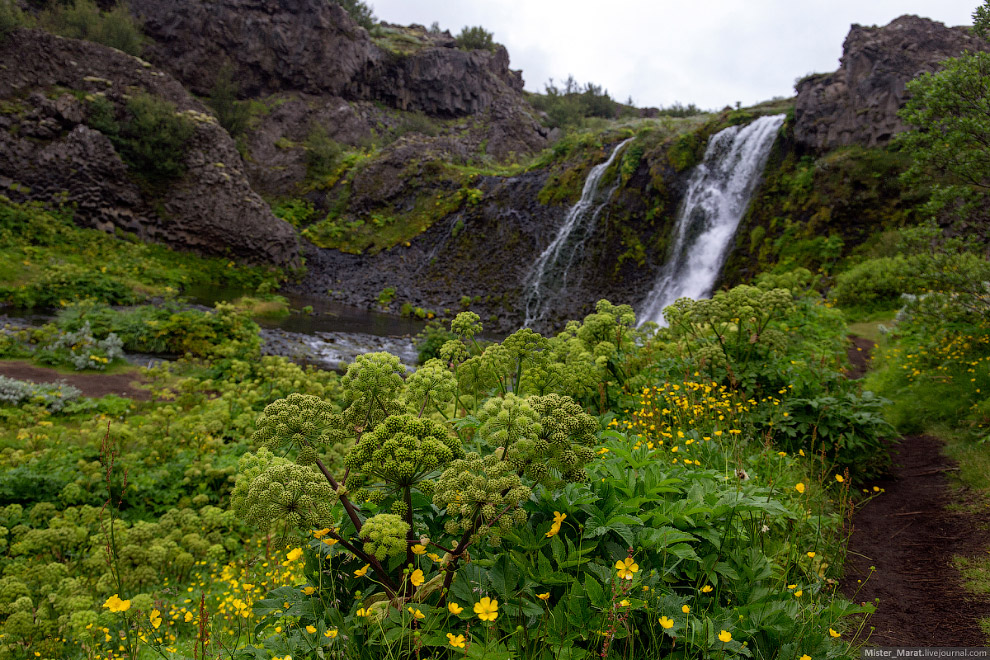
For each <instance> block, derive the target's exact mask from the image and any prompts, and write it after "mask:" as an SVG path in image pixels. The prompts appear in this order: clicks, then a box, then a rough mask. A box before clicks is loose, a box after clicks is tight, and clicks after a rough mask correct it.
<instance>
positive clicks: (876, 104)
mask: <svg viewBox="0 0 990 660" xmlns="http://www.w3.org/2000/svg"><path fill="white" fill-rule="evenodd" d="M987 48H988V46H987V44H986V42H984V41H982V40H980V39H978V38H977V37H975V36H973V35H972V34H970V32H969V29H968V28H966V27H946V26H945V25H944V24H942V23H939V22H937V21H932V20H929V19H927V18H919V17H918V16H901V17H900V18H898V19H896V20H894V21H892V22H891V23H890V24H889V25H885V26H883V27H864V26H862V25H853V26H852V28H851V29H850V30H849V34H848V36H847V37H846V40H845V42H844V44H843V47H842V57H841V58H840V60H839V69H838V70H837V71H835V72H834V73H823V74H816V75H813V76H808V77H807V78H804V79H802V80H800V81H798V83H797V85H796V88H797V102H796V107H795V120H796V124H795V127H794V137H795V139H796V141H797V142H798V144H799V145H801V146H802V147H805V148H810V149H813V150H816V151H825V150H828V149H834V148H836V147H842V146H848V145H851V144H861V145H865V146H876V145H879V144H885V143H886V142H888V141H889V140H890V139H891V138H892V137H893V136H894V135H895V134H897V133H900V132H902V131H904V130H907V128H908V125H907V124H906V123H904V122H903V121H902V120H901V119H899V118H898V117H897V111H898V110H899V109H900V108H901V106H902V105H903V104H904V101H905V98H906V94H905V85H906V84H907V82H908V81H909V80H911V79H912V78H915V77H917V76H918V75H920V74H922V73H925V72H931V71H936V70H938V69H939V63H940V62H941V61H942V60H944V59H946V58H949V57H957V56H959V55H960V54H962V52H963V51H966V50H968V51H976V50H987Z"/></svg>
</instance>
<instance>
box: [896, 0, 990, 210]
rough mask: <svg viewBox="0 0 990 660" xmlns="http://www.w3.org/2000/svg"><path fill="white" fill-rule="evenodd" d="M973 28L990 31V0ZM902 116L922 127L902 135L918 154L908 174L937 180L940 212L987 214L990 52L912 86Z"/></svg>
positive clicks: (916, 179)
mask: <svg viewBox="0 0 990 660" xmlns="http://www.w3.org/2000/svg"><path fill="white" fill-rule="evenodd" d="M973 22H974V27H973V32H974V33H975V34H976V35H977V36H980V37H982V38H984V39H985V38H987V36H988V34H990V0H986V2H984V4H983V5H982V6H981V7H979V8H978V9H977V10H976V11H975V12H974V13H973ZM907 91H908V93H909V95H910V98H909V100H908V101H907V103H906V104H905V106H904V108H903V109H902V110H901V112H900V117H901V118H902V119H904V120H905V121H907V122H908V123H910V124H913V125H914V126H915V127H916V130H913V131H910V132H907V133H904V134H901V135H900V136H898V139H897V143H898V144H900V146H901V147H902V148H903V149H905V150H906V151H907V152H908V153H910V154H911V156H912V165H911V167H910V168H909V169H908V171H907V172H906V174H905V179H906V180H907V181H908V182H909V183H912V184H919V185H931V186H932V190H933V193H932V199H931V203H930V204H929V207H928V210H929V211H930V212H931V213H932V214H933V215H934V214H938V213H950V214H953V215H955V216H956V217H970V218H972V217H973V216H974V214H976V215H978V216H979V217H981V218H985V217H986V216H987V212H986V209H987V206H986V204H987V201H988V199H990V148H988V147H990V53H984V52H976V53H969V52H967V53H964V54H963V55H962V56H960V57H956V58H950V59H947V60H944V61H943V62H942V69H941V70H940V71H937V72H935V73H925V74H923V75H921V76H919V77H918V78H916V79H915V80H912V81H911V82H909V83H908V85H907Z"/></svg>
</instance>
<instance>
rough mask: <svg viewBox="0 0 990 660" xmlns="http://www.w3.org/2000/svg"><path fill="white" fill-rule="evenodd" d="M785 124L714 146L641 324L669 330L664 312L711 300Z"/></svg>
mask: <svg viewBox="0 0 990 660" xmlns="http://www.w3.org/2000/svg"><path fill="white" fill-rule="evenodd" d="M783 123H784V115H774V116H771V117H760V118H759V119H757V120H755V121H754V122H752V123H751V124H749V125H747V126H731V127H729V128H727V129H725V130H723V131H719V132H718V133H716V134H715V135H713V136H712V138H711V140H709V142H708V148H707V149H706V150H705V157H704V160H703V161H702V162H701V164H699V165H698V166H697V167H696V168H695V169H694V171H693V172H692V173H691V177H690V179H689V180H688V188H687V193H686V194H685V195H684V201H683V202H682V204H681V207H680V211H679V212H678V215H677V218H676V221H675V222H676V224H675V227H674V243H673V247H672V249H671V250H670V252H669V254H668V257H667V262H666V263H665V264H664V266H663V268H662V270H661V271H660V275H659V276H658V277H657V280H656V283H655V284H654V286H653V290H652V291H650V293H649V294H648V295H647V296H646V299H645V300H644V301H643V303H642V304H641V305H640V309H639V313H638V314H637V317H638V318H639V322H640V323H645V322H647V321H656V322H657V323H659V324H660V325H666V322H665V321H664V318H663V310H664V308H665V307H667V306H668V305H670V304H671V303H673V302H674V301H675V300H677V299H678V298H693V299H695V300H697V299H699V298H706V297H708V296H710V295H711V293H712V288H713V287H714V286H715V280H716V279H717V278H718V274H719V271H720V270H721V269H722V264H723V263H724V262H725V257H726V255H727V254H728V248H729V244H730V243H731V242H732V239H733V237H734V236H735V234H736V228H737V227H738V226H739V221H740V220H742V217H743V215H744V214H745V213H746V207H747V206H748V205H749V200H750V197H752V195H753V191H754V190H755V189H756V185H757V183H759V181H760V177H761V176H762V175H763V168H764V166H766V163H767V158H768V157H769V155H770V149H771V148H772V147H773V143H774V141H775V140H776V139H777V131H778V130H779V129H780V126H781V125H782V124H783Z"/></svg>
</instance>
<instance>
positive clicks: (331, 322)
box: [0, 287, 426, 370]
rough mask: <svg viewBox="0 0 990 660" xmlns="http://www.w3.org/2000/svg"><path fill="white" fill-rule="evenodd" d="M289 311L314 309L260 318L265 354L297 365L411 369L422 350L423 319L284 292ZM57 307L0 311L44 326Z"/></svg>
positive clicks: (206, 300)
mask: <svg viewBox="0 0 990 660" xmlns="http://www.w3.org/2000/svg"><path fill="white" fill-rule="evenodd" d="M252 293H253V292H252V291H249V290H241V289H234V288H222V287H200V288H195V287H194V288H190V289H188V290H187V291H185V295H184V297H185V298H186V299H187V300H188V301H189V302H190V304H191V305H193V306H200V307H203V308H212V307H213V305H214V304H215V303H217V302H221V301H230V300H236V299H237V298H239V297H241V296H243V295H251V294H252ZM279 295H281V296H283V297H285V298H286V299H287V300H288V302H289V308H290V309H292V310H300V309H302V308H304V307H306V306H310V307H312V308H313V312H312V313H311V314H307V313H301V312H298V311H293V312H292V313H291V314H289V315H288V316H283V317H273V318H265V317H262V318H255V319H254V321H255V323H257V324H258V325H259V326H260V327H261V333H260V334H261V338H262V352H263V353H264V354H265V355H281V356H283V357H286V358H289V359H290V360H292V361H294V362H299V363H301V364H311V365H313V366H316V367H319V368H321V369H332V370H339V369H340V367H341V364H342V363H348V362H352V361H353V360H354V358H355V357H357V356H358V355H361V354H362V353H369V352H376V351H387V352H389V353H392V354H393V355H396V356H398V358H399V360H400V361H401V362H402V363H403V364H404V365H406V366H407V367H415V365H416V357H417V350H416V346H415V340H414V336H415V335H416V334H417V333H418V332H420V331H421V330H422V329H423V328H424V327H425V326H426V323H425V322H424V321H420V320H418V319H407V318H403V317H400V316H394V315H391V314H382V313H379V312H374V311H370V310H365V309H358V308H356V307H348V306H346V305H341V304H338V303H335V302H332V301H330V300H327V299H325V298H320V297H318V296H304V295H294V294H287V293H280V294H279ZM56 316H57V310H54V309H29V310H21V309H13V308H0V326H3V325H4V324H10V325H12V326H20V327H23V326H40V325H43V324H45V323H51V322H53V321H55V319H56ZM126 357H127V359H128V361H130V362H132V363H134V364H139V365H141V366H147V365H148V364H153V363H155V362H158V361H161V360H163V359H169V358H170V357H174V356H162V355H146V354H127V356H126Z"/></svg>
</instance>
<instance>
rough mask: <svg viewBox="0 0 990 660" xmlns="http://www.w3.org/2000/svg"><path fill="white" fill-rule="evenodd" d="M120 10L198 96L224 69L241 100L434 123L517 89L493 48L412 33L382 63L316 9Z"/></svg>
mask: <svg viewBox="0 0 990 660" xmlns="http://www.w3.org/2000/svg"><path fill="white" fill-rule="evenodd" d="M129 2H130V6H131V10H132V12H133V13H134V14H136V15H137V16H138V17H140V18H141V19H142V20H143V21H144V30H145V32H146V33H147V34H148V35H149V36H150V37H151V38H152V40H153V43H152V44H151V46H150V47H149V53H148V56H149V58H150V59H151V60H152V61H153V62H156V63H157V64H158V65H159V66H161V67H163V68H165V69H167V70H168V71H170V72H171V73H172V74H173V75H174V76H175V77H176V78H178V79H179V80H181V81H182V82H183V83H184V84H185V85H186V86H187V87H189V88H190V89H192V90H193V91H194V92H196V93H197V94H200V95H206V94H209V92H210V89H211V88H212V87H213V84H214V82H215V80H216V75H217V71H218V69H219V67H220V66H221V65H222V64H223V63H224V62H229V63H230V65H231V66H232V67H233V68H234V78H235V79H236V80H237V81H238V83H239V84H240V87H241V92H242V94H244V95H246V96H261V95H267V94H274V93H279V92H302V93H306V94H312V95H320V96H342V97H345V98H348V99H352V100H366V101H371V100H375V101H381V102H384V103H386V104H387V105H389V106H391V107H394V108H397V109H399V110H418V111H420V112H425V113H427V114H430V115H434V116H446V117H454V116H463V115H470V114H475V113H477V112H480V111H482V110H486V109H488V108H490V107H491V106H492V105H493V103H494V102H495V99H496V98H497V97H498V96H500V95H503V94H506V93H512V94H515V95H516V96H519V94H520V93H521V92H522V88H523V80H522V76H521V75H520V74H519V72H518V71H512V70H510V69H509V55H508V53H507V52H506V51H505V49H504V48H502V47H499V48H498V49H497V50H496V52H494V53H490V52H488V51H472V52H465V51H462V50H458V49H456V48H453V45H454V44H453V40H452V39H451V38H450V37H449V35H430V34H429V33H428V32H427V31H426V30H425V29H423V28H421V27H419V26H413V27H414V28H417V29H415V30H414V31H415V32H416V38H417V39H419V40H420V41H421V44H422V46H421V47H420V48H418V49H416V50H415V51H414V52H411V53H403V54H398V53H390V52H388V51H385V50H382V49H381V48H379V47H378V46H377V45H375V43H374V42H373V41H372V39H371V37H370V36H369V35H368V32H367V31H366V30H365V29H364V28H362V27H360V26H358V25H357V24H356V23H355V22H354V21H353V20H352V19H351V18H350V16H349V15H348V14H347V12H345V11H344V10H343V9H341V7H340V5H338V4H336V3H334V2H327V1H326V0H172V1H171V2H161V1H160V0H129ZM385 27H388V26H385Z"/></svg>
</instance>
